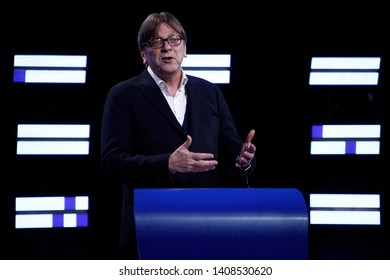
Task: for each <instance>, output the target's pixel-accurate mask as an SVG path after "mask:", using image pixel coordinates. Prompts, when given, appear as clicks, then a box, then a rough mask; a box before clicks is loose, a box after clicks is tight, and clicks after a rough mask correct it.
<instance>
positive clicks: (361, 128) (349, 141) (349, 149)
mask: <svg viewBox="0 0 390 280" xmlns="http://www.w3.org/2000/svg"><path fill="white" fill-rule="evenodd" d="M380 136H381V126H380V125H313V126H312V139H313V140H312V141H311V145H310V154H312V155H331V154H333V155H345V154H356V155H379V154H380V141H379V138H380ZM355 139H356V140H355Z"/></svg>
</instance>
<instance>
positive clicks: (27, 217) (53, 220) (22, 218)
mask: <svg viewBox="0 0 390 280" xmlns="http://www.w3.org/2000/svg"><path fill="white" fill-rule="evenodd" d="M87 226H88V214H16V215H15V228H16V229H27V228H64V227H68V228H69V227H87Z"/></svg>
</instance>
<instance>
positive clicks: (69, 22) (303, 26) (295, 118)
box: [0, 1, 390, 259]
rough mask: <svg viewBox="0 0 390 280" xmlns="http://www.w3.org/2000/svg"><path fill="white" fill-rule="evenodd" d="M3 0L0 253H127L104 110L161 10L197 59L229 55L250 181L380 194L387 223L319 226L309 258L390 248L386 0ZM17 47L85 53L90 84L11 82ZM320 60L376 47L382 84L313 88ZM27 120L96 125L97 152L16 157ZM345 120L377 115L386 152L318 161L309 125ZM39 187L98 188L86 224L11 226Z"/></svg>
mask: <svg viewBox="0 0 390 280" xmlns="http://www.w3.org/2000/svg"><path fill="white" fill-rule="evenodd" d="M7 2H10V1H2V2H1V4H0V71H1V72H0V129H1V130H0V131H1V132H0V133H1V137H0V147H1V149H0V165H1V169H0V258H1V259H116V258H118V257H119V255H118V252H117V242H118V240H117V239H118V235H119V231H118V229H119V209H120V203H121V201H120V197H121V189H120V188H119V186H112V185H107V184H104V183H103V182H102V181H101V180H100V174H99V160H100V158H99V154H100V139H99V135H100V120H101V114H102V107H103V103H104V98H105V96H106V94H107V92H108V90H109V88H110V87H111V86H112V85H114V84H115V83H117V82H119V81H121V80H124V79H127V78H128V77H130V76H133V75H135V74H138V73H139V72H140V71H141V70H142V69H143V65H142V60H141V58H140V56H139V54H138V49H137V41H136V38H137V32H138V28H139V26H140V24H141V22H142V21H143V20H144V18H145V17H146V16H147V15H148V14H149V13H151V12H160V11H163V10H166V11H170V12H172V13H173V14H174V15H176V16H177V17H178V19H179V20H180V21H181V22H182V24H183V25H184V28H185V29H186V31H187V34H188V43H187V51H188V53H189V54H231V57H232V61H231V83H230V84H229V85H221V88H222V90H223V92H224V94H225V97H226V99H227V101H228V103H229V105H230V107H231V110H232V113H233V115H234V117H235V119H236V123H237V126H238V129H239V132H240V134H241V135H242V137H243V138H244V137H245V136H246V134H247V132H248V131H249V130H250V129H252V128H254V129H255V130H256V135H255V139H254V141H253V142H254V143H255V144H256V146H257V157H258V168H257V171H256V173H255V174H254V176H253V177H252V178H251V179H250V184H251V186H252V187H259V188H261V187H271V188H278V187H292V188H298V189H299V190H300V191H301V192H302V194H303V195H304V196H305V198H306V199H307V202H309V201H308V197H309V194H310V193H319V192H324V193H364V194H368V193H375V194H376V193H379V194H380V195H381V217H382V221H381V225H380V226H329V225H311V226H310V227H309V258H310V259H388V258H389V257H390V248H389V244H388V241H387V240H388V235H389V230H388V223H389V218H388V209H389V207H388V204H389V203H390V201H389V198H388V196H389V191H388V190H387V188H386V186H387V185H388V177H387V173H388V172H386V171H385V162H386V160H385V157H386V155H387V151H386V149H387V147H386V146H387V142H388V141H387V138H388V132H387V131H388V130H387V123H388V121H387V119H386V117H385V116H386V114H385V111H386V108H388V104H389V98H388V79H389V73H387V69H388V66H387V65H389V60H388V56H389V54H388V52H389V51H388V49H389V43H388V40H389V39H388V37H389V36H388V34H389V20H388V15H387V14H386V9H385V8H384V5H382V6H381V5H377V4H376V3H374V2H371V1H370V3H368V4H367V3H364V5H361V6H359V5H358V4H357V3H354V4H353V5H347V4H345V5H341V4H340V3H338V4H331V3H325V2H324V3H323V5H320V4H318V5H316V6H314V5H313V4H311V5H309V6H304V5H292V4H288V5H286V4H280V3H279V4H267V5H264V6H263V5H262V4H256V5H254V4H249V3H248V4H247V3H245V2H242V1H241V2H242V3H241V2H240V3H239V5H238V4H237V5H227V4H226V5H225V6H219V7H211V6H210V3H201V2H198V1H196V2H193V3H191V4H190V3H187V2H179V3H177V4H175V5H174V4H168V5H164V4H161V3H158V4H156V3H153V1H147V2H140V3H137V6H140V5H141V7H137V8H135V7H132V5H134V3H130V2H129V3H124V2H119V1H109V2H104V4H101V5H99V4H95V3H94V4H91V5H86V4H83V3H82V2H74V3H73V2H72V1H63V2H61V1H60V2H50V3H43V2H40V1H32V2H28V3H20V2H18V3H14V2H10V3H7ZM159 2H161V1H159ZM142 6H143V7H142ZM213 6H214V5H213ZM255 6H256V7H255ZM258 6H260V7H258ZM15 54H74V55H77V54H82V55H87V56H88V63H87V82H86V84H82V85H79V84H78V85H66V84H65V85H64V84H57V85H56V84H46V85H43V84H15V83H13V82H12V79H13V56H14V55H15ZM322 55H323V56H380V57H381V58H382V61H381V69H380V78H379V85H378V86H363V87H345V86H344V87H337V86H334V87H332V86H329V87H310V86H309V85H308V77H309V72H310V59H311V57H313V56H322ZM19 123H72V124H75V123H82V124H90V125H91V138H90V154H89V155H88V156H63V157H58V156H57V157H51V156H46V157H41V156H37V157H29V156H16V129H17V124H19ZM337 123H340V124H354V123H356V124H364V123H367V124H378V123H379V124H381V125H382V135H381V154H380V155H376V156H356V155H355V156H315V157H313V156H310V141H311V126H312V125H313V124H337ZM39 195H42V196H44V195H60V196H65V195H71V196H74V195H89V196H90V210H89V219H90V224H89V227H88V228H74V229H64V228H62V229H34V230H15V229H14V218H15V202H14V200H15V197H17V196H39Z"/></svg>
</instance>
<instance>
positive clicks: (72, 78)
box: [14, 70, 86, 84]
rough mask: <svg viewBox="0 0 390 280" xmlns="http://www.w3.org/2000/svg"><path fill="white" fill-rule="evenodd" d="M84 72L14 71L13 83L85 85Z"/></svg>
mask: <svg viewBox="0 0 390 280" xmlns="http://www.w3.org/2000/svg"><path fill="white" fill-rule="evenodd" d="M85 79H86V71H85V70H15V71H14V82H24V83H71V84H76V83H77V84H79V83H85Z"/></svg>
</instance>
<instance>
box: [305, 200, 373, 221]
mask: <svg viewBox="0 0 390 280" xmlns="http://www.w3.org/2000/svg"><path fill="white" fill-rule="evenodd" d="M310 207H311V211H310V224H337V225H380V211H379V208H380V195H379V194H310Z"/></svg>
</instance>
